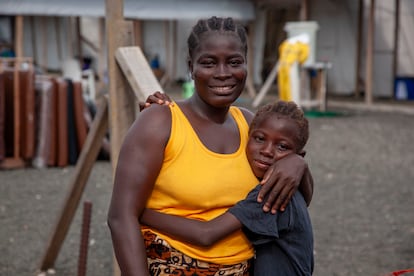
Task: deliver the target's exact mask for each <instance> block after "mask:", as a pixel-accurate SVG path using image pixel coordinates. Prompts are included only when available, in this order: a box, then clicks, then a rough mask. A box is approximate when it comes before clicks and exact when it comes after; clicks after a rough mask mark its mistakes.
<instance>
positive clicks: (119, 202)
mask: <svg viewBox="0 0 414 276" xmlns="http://www.w3.org/2000/svg"><path fill="white" fill-rule="evenodd" d="M187 42H188V47H189V60H188V66H189V70H190V73H191V75H192V78H193V79H194V85H195V93H194V94H193V95H192V96H191V97H190V98H188V99H185V100H182V101H177V102H176V103H175V104H174V105H171V106H164V105H152V106H151V107H149V108H146V109H145V110H144V111H142V112H141V114H140V116H138V118H137V120H136V121H135V122H134V123H133V125H132V126H131V128H130V129H129V131H128V133H127V135H126V137H125V138H124V142H123V145H122V148H121V150H120V153H119V159H118V164H117V168H116V172H115V179H114V186H113V192H112V199H111V204H110V207H109V213H108V225H109V228H110V230H111V235H112V242H113V247H114V251H115V255H116V258H117V261H118V264H119V267H120V269H121V272H122V275H123V276H128V275H133V276H137V275H139V276H147V275H185V274H187V275H188V274H190V275H214V274H217V275H234V276H235V275H248V268H249V260H250V259H251V258H252V257H253V248H252V245H251V243H249V241H248V240H247V239H246V236H245V235H244V234H243V232H242V231H241V230H236V231H234V232H232V233H231V234H229V235H228V236H226V237H224V238H223V239H221V240H220V241H218V242H216V243H214V245H212V246H210V247H208V248H203V247H199V246H195V245H193V244H191V243H189V242H187V241H179V240H177V239H175V238H172V237H171V236H169V235H165V234H163V233H161V232H160V231H158V230H156V229H155V228H154V227H147V226H144V225H141V224H140V222H139V217H140V216H141V214H142V212H143V210H144V209H145V208H150V209H154V210H156V211H159V212H162V213H166V214H171V215H176V216H180V217H188V218H194V219H198V220H205V221H206V220H211V219H213V218H215V217H217V216H218V215H220V214H222V213H223V212H225V211H226V210H227V209H228V208H229V207H231V206H233V205H234V204H236V203H237V202H238V201H240V200H241V199H243V198H244V197H245V196H246V194H247V193H248V192H249V191H250V190H251V189H252V188H253V187H254V186H255V185H256V184H257V178H256V177H255V175H254V174H253V172H252V170H251V169H250V166H249V163H248V160H247V157H246V154H245V148H246V143H247V137H248V125H249V123H250V122H251V119H252V118H253V114H252V113H251V112H250V111H248V110H246V109H241V108H236V107H233V106H232V104H233V103H234V101H235V100H236V99H237V98H238V97H239V96H240V94H241V93H242V91H243V89H244V86H245V81H246V76H247V66H246V53H247V40H246V33H245V30H244V28H243V27H242V26H240V25H238V24H236V23H235V22H234V21H233V20H232V19H231V18H226V19H224V18H217V17H212V18H209V19H207V20H200V21H199V22H198V23H197V24H196V25H195V26H194V28H193V31H192V33H191V34H190V36H189V38H188V41H187ZM268 176H269V177H268V178H266V179H267V181H264V182H266V183H265V184H264V186H263V188H262V189H261V191H260V193H261V196H259V198H262V197H263V195H264V194H266V192H267V191H271V192H270V193H269V198H268V199H267V200H265V205H264V208H265V210H270V209H272V210H275V209H276V207H275V206H277V202H278V201H279V203H280V201H282V202H283V201H284V199H285V198H287V199H289V198H290V195H292V194H293V193H294V191H295V190H296V189H297V188H298V186H299V183H301V185H300V189H301V190H303V191H305V190H308V189H311V188H312V178H311V175H310V173H309V171H308V169H307V164H306V162H305V161H304V159H303V158H302V157H301V156H299V155H297V154H292V155H289V156H287V157H285V158H283V159H281V160H280V161H278V162H276V163H275V164H274V165H272V166H271V169H270V170H269V174H268ZM212 179H214V180H217V181H211V180H212ZM305 188H307V189H305ZM306 198H307V200H308V201H310V198H311V194H307V197H306ZM274 199H277V200H276V205H275V200H274ZM282 199H283V200H282Z"/></svg>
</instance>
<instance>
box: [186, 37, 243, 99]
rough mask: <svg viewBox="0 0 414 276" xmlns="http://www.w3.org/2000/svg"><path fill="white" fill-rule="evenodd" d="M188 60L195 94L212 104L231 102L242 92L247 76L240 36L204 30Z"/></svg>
mask: <svg viewBox="0 0 414 276" xmlns="http://www.w3.org/2000/svg"><path fill="white" fill-rule="evenodd" d="M199 45H200V46H199V47H198V48H197V49H196V50H195V51H194V54H193V57H192V58H191V60H189V67H190V72H191V75H192V78H193V79H194V85H195V90H196V92H197V94H198V96H199V97H200V98H201V99H202V100H203V101H204V102H206V103H208V104H210V105H212V106H215V107H227V106H229V105H231V104H232V103H233V102H234V101H235V100H236V99H237V98H238V97H239V96H240V94H241V93H242V92H243V89H244V84H245V81H246V76H247V66H246V58H245V52H244V51H243V49H242V44H241V41H240V39H239V38H238V37H237V36H236V35H234V34H231V33H230V34H229V33H218V32H208V33H205V34H203V35H202V36H201V38H200V43H199Z"/></svg>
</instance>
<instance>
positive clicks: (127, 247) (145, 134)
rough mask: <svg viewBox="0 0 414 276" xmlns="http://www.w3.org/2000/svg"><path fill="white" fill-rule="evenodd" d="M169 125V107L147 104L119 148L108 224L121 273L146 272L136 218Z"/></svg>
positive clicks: (160, 160) (158, 166) (154, 174)
mask: <svg viewBox="0 0 414 276" xmlns="http://www.w3.org/2000/svg"><path fill="white" fill-rule="evenodd" d="M169 126H171V114H170V111H169V108H168V107H166V106H153V107H150V108H148V109H147V110H145V111H144V112H142V113H141V114H140V116H139V118H138V119H137V121H135V122H134V124H133V125H132V126H131V128H130V129H129V131H128V133H127V135H126V137H125V139H124V142H123V145H122V148H121V150H120V154H119V160H118V165H117V168H116V172H115V179H114V187H113V192H112V199H111V204H110V207H109V212H108V225H109V228H110V230H111V236H112V242H113V247H114V250H115V255H116V258H117V261H118V263H119V267H120V269H121V272H122V275H124V276H127V275H131V276H132V275H134V276H135V275H142V276H145V275H149V272H148V265H147V258H146V251H145V246H144V242H143V238H142V235H141V233H140V224H139V220H138V218H139V217H140V215H141V212H142V210H144V208H145V205H146V202H147V199H148V198H149V196H150V194H151V191H152V188H153V185H154V182H155V179H156V177H157V176H158V173H159V171H160V169H161V166H162V163H163V157H164V148H165V145H166V143H167V141H168V137H169V135H170V127H169Z"/></svg>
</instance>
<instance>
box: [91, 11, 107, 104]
mask: <svg viewBox="0 0 414 276" xmlns="http://www.w3.org/2000/svg"><path fill="white" fill-rule="evenodd" d="M99 45H100V46H99V51H98V61H97V62H98V64H97V68H98V78H99V81H98V84H97V90H98V91H101V90H102V89H103V88H104V87H105V67H106V62H105V59H106V56H105V48H106V46H105V45H106V44H105V19H104V18H99ZM96 95H97V94H95V96H96ZM94 100H97V99H94Z"/></svg>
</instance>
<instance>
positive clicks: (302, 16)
mask: <svg viewBox="0 0 414 276" xmlns="http://www.w3.org/2000/svg"><path fill="white" fill-rule="evenodd" d="M308 9H309V2H308V0H302V3H301V5H300V12H299V20H300V21H306V20H308V14H309V11H308Z"/></svg>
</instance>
